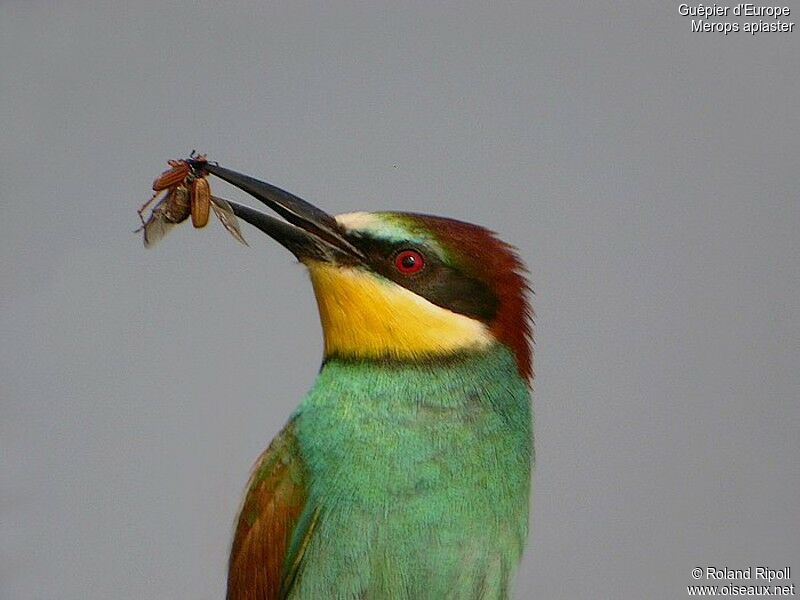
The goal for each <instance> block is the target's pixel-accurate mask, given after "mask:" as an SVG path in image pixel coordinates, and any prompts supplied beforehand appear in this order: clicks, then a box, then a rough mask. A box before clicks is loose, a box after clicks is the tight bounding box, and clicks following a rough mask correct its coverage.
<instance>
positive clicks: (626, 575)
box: [0, 0, 800, 600]
mask: <svg viewBox="0 0 800 600" xmlns="http://www.w3.org/2000/svg"><path fill="white" fill-rule="evenodd" d="M376 4H377V3H370V4H369V5H368V4H366V3H350V2H326V3H321V2H318V3H314V2H292V3H281V4H277V3H268V2H262V1H258V2H256V1H250V2H219V1H214V2H210V1H201V2H189V1H185V2H163V1H158V2H154V1H146V2H145V1H138V2H121V1H112V2H79V1H71V0H64V1H62V2H42V1H37V0H26V1H21V0H17V1H14V0H3V1H2V2H0V131H2V144H0V164H2V172H1V173H0V183H2V185H1V186H0V190H1V191H0V257H2V260H0V340H2V342H1V343H0V453H1V454H0V456H1V459H0V598H2V599H3V600H6V599H9V600H11V599H14V600H16V599H20V600H22V599H26V600H27V599H50V598H63V599H105V598H119V599H140V598H158V599H160V598H169V599H183V598H186V599H192V600H197V599H199V600H214V599H219V598H222V597H223V595H224V589H225V573H226V560H227V553H228V548H229V542H230V537H231V533H232V526H233V521H234V517H235V514H236V511H237V508H238V505H239V501H240V497H241V493H242V489H243V487H244V484H245V482H246V479H247V475H248V471H249V469H250V466H251V464H252V462H253V460H254V459H255V458H256V456H257V455H258V454H259V453H260V452H261V450H262V449H263V448H265V447H266V445H267V444H268V442H269V441H270V439H271V438H272V437H273V435H274V434H275V433H276V432H277V431H278V430H279V429H280V428H281V427H282V426H283V424H284V422H285V421H286V419H287V417H288V416H289V415H290V413H291V412H292V410H293V409H294V407H295V406H296V405H297V403H298V402H299V400H300V398H301V397H302V395H303V394H304V393H305V391H306V390H307V389H308V388H309V387H310V386H311V384H312V382H313V379H314V376H315V374H316V371H317V369H318V366H319V361H320V356H321V333H320V328H319V324H318V320H317V315H316V308H315V303H314V299H313V295H312V292H311V287H310V285H309V283H308V281H307V278H306V275H305V273H304V270H303V268H302V267H301V266H299V265H297V264H296V263H295V261H294V259H293V258H292V257H291V255H290V254H289V253H288V252H286V251H285V250H283V249H282V248H281V247H279V246H278V245H277V244H275V243H274V242H272V241H271V240H269V239H268V238H267V237H266V236H264V235H262V234H260V233H259V232H256V231H255V230H253V229H251V228H249V227H248V226H245V230H244V233H245V236H246V237H247V239H248V240H249V242H250V248H245V247H242V246H240V245H238V244H237V243H236V242H234V241H233V240H232V238H230V237H229V236H228V235H227V234H226V233H225V232H224V230H223V229H222V227H221V226H220V225H219V224H218V223H216V222H214V223H212V224H211V226H210V227H209V228H208V229H207V230H204V231H200V232H197V231H194V230H192V228H191V227H190V226H188V225H187V226H185V227H182V228H179V229H178V230H176V231H175V232H174V233H172V234H171V235H170V237H168V238H167V239H165V240H164V241H163V242H162V243H161V244H159V245H158V246H157V247H156V248H154V249H152V250H147V251H145V249H144V248H143V247H142V242H141V239H140V237H139V236H138V235H134V234H133V233H131V232H132V230H133V229H135V228H136V227H137V224H138V219H137V216H136V209H137V208H138V207H139V206H140V205H141V203H142V202H143V201H144V200H145V199H147V197H148V196H149V188H150V184H151V182H152V180H153V178H154V177H155V176H156V175H157V174H158V173H160V172H161V171H162V170H163V169H164V168H166V164H165V161H166V160H167V159H168V158H173V157H182V156H186V155H187V153H188V152H189V151H190V150H192V149H193V148H197V149H199V150H202V151H204V152H207V153H208V154H209V157H210V158H211V159H213V160H218V161H219V162H220V163H221V164H223V165H225V166H228V167H230V168H233V169H236V170H238V171H242V172H245V173H248V174H251V175H253V176H256V177H258V178H260V179H264V180H267V181H270V182H272V183H274V184H276V185H279V186H281V187H284V188H286V189H288V190H291V191H292V192H294V193H296V194H298V195H300V196H302V197H304V198H306V199H308V200H310V201H312V202H314V203H317V204H318V205H319V206H321V207H322V208H324V209H325V210H327V211H329V212H332V213H340V212H350V211H354V210H386V209H395V210H409V211H420V212H427V213H433V214H441V215H447V216H451V217H455V218H458V219H462V220H466V221H473V222H477V223H481V224H483V225H486V226H488V227H490V228H492V229H494V230H496V231H498V232H500V233H501V235H502V237H503V238H504V239H506V240H507V241H509V242H511V243H513V244H514V245H516V246H517V247H518V248H519V250H520V253H521V255H522V256H523V258H524V260H525V261H526V263H527V264H528V265H529V267H530V271H531V278H532V282H533V287H534V288H535V291H536V296H535V299H534V303H535V309H536V314H537V318H536V373H537V377H536V383H535V394H534V403H535V404H534V406H535V413H536V427H535V432H536V449H537V465H536V471H535V477H534V493H533V511H532V535H531V538H530V542H529V546H528V550H527V553H526V555H525V558H524V561H523V563H522V564H521V566H520V569H519V574H518V577H517V586H516V589H517V591H516V596H515V597H516V598H519V599H528V598H547V599H549V598H681V597H684V596H685V595H686V589H685V586H686V585H687V584H690V583H693V580H692V579H691V578H690V570H691V569H692V568H693V567H703V568H704V567H706V566H718V567H728V568H744V567H747V566H758V565H761V566H769V567H772V568H780V567H783V566H787V565H789V566H792V567H794V570H795V572H797V571H798V570H800V564H798V563H797V559H798V557H799V556H800V514H798V512H799V511H798V507H800V460H798V458H799V457H800V202H798V200H799V197H798V195H799V193H798V190H799V189H800V185H799V184H800V177H798V174H800V112H799V111H800V31H798V30H797V29H798V28H797V26H795V31H794V32H793V33H762V34H758V35H756V36H752V35H750V34H746V33H738V34H732V35H729V36H723V35H721V34H713V33H692V32H691V30H690V19H689V18H688V17H683V16H681V15H679V14H678V3H677V2H674V3H673V2H654V1H653V2H613V3H611V2H593V3H586V2H570V1H566V2H559V3H549V4H545V3H533V2H527V3H514V4H502V3H492V4H491V7H489V6H487V5H481V4H474V3H455V2H448V3H435V4H433V3H430V2H418V3H414V2H406V3H392V4H386V5H382V6H379V5H376ZM787 4H789V5H790V6H792V10H793V11H794V13H795V14H793V15H791V16H790V17H789V18H786V19H784V20H788V21H795V20H797V21H798V22H800V6H795V5H794V3H787ZM212 185H213V187H214V189H215V191H216V192H217V193H218V194H220V195H223V196H227V197H230V198H232V199H237V200H239V201H244V202H248V200H247V199H246V197H245V196H243V195H242V194H241V193H239V192H238V191H234V190H232V189H231V188H230V187H228V186H226V185H225V184H222V183H221V182H214V181H212ZM795 577H796V576H795ZM703 582H704V581H703V580H701V581H700V583H703ZM755 583H763V582H755ZM794 583H800V581H798V580H797V579H795V581H794Z"/></svg>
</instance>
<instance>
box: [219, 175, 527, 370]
mask: <svg viewBox="0 0 800 600" xmlns="http://www.w3.org/2000/svg"><path fill="white" fill-rule="evenodd" d="M203 168H204V169H206V170H207V171H209V172H210V173H212V174H214V175H216V176H217V177H220V178H221V179H223V180H225V181H228V182H229V183H231V184H233V185H234V186H236V187H238V188H240V189H242V190H243V191H245V192H247V193H249V194H250V195H252V196H253V197H255V198H257V199H258V200H260V201H262V202H263V203H264V204H266V205H267V206H268V207H270V208H271V209H272V210H274V211H275V212H276V213H278V214H279V215H281V216H282V217H284V219H286V220H285V221H284V220H281V219H277V218H275V217H272V216H269V215H266V214H263V213H261V212H258V211H256V210H253V209H251V208H249V207H247V206H243V205H240V204H236V203H234V202H231V203H230V204H231V206H232V208H233V210H234V213H235V214H236V215H237V216H238V217H240V218H242V219H244V220H245V221H247V222H248V223H250V224H251V225H253V226H255V227H257V228H258V229H260V230H261V231H263V232H264V233H266V234H267V235H269V236H270V237H272V238H273V239H275V240H276V241H278V242H279V243H281V244H282V245H283V246H285V247H286V248H287V249H288V250H289V251H291V252H292V253H293V254H294V255H295V256H296V257H297V258H298V260H300V262H302V263H303V264H305V265H306V267H308V270H309V273H310V276H311V282H312V285H313V287H314V292H315V295H316V298H317V303H318V306H319V312H320V319H321V321H322V328H323V335H324V338H325V357H326V359H330V358H334V357H340V358H355V359H379V360H386V359H400V360H428V359H436V358H441V357H447V356H453V355H459V354H462V353H470V352H475V351H481V350H484V349H487V348H489V347H491V346H493V345H495V344H504V345H505V346H506V347H507V348H508V349H509V350H511V352H512V353H513V354H514V356H515V358H516V362H517V368H518V371H519V374H520V376H521V377H523V378H524V379H526V380H528V381H529V380H530V379H531V378H532V365H531V359H532V355H531V343H532V332H531V310H530V307H529V304H528V301H527V295H528V291H529V288H528V284H527V282H526V280H525V277H524V267H523V265H522V263H521V261H520V260H519V258H518V256H517V255H516V253H515V251H514V249H513V248H512V247H511V246H509V245H508V244H506V243H504V242H502V241H500V240H499V239H498V238H497V237H496V236H495V235H494V234H493V233H492V232H491V231H489V230H488V229H485V228H483V227H480V226H478V225H472V224H469V223H464V222H461V221H456V220H453V219H448V218H444V217H434V216H430V215H422V214H416V213H401V212H357V213H349V214H344V215H339V216H336V217H334V216H332V215H329V214H327V213H326V212H324V211H322V210H320V209H319V208H317V207H316V206H314V205H312V204H310V203H308V202H306V201H305V200H303V199H301V198H298V197H297V196H294V195H293V194H290V193H289V192H286V191H284V190H281V189H280V188H277V187H275V186H273V185H271V184H269V183H266V182H263V181H259V180H257V179H254V178H252V177H249V176H247V175H243V174H241V173H237V172H235V171H231V170H229V169H226V168H224V167H220V166H219V165H214V164H210V163H209V164H207V165H204V166H203Z"/></svg>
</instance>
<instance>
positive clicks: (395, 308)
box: [307, 262, 494, 358]
mask: <svg viewBox="0 0 800 600" xmlns="http://www.w3.org/2000/svg"><path fill="white" fill-rule="evenodd" d="M307 266H308V270H309V272H310V274H311V283H312V285H313V286H314V293H315V295H316V297H317V304H318V305H319V314H320V320H321V321H322V330H323V336H324V338H325V356H326V357H327V356H331V355H339V356H349V357H363V358H377V357H384V356H389V357H394V358H420V357H424V356H429V355H432V354H446V353H452V352H456V351H458V350H468V349H477V348H482V347H485V346H488V345H490V344H492V343H493V342H494V336H492V334H491V333H490V332H489V329H488V328H487V327H486V325H484V324H483V323H481V322H480V321H476V320H475V319H470V318H469V317H466V316H464V315H460V314H458V313H455V312H452V311H450V310H447V309H446V308H442V307H440V306H436V305H435V304H433V303H431V302H429V301H428V300H426V299H425V298H422V297H421V296H418V295H417V294H415V293H413V292H411V291H409V290H407V289H406V288H404V287H402V286H401V285H398V284H396V283H394V282H392V281H390V280H388V279H385V278H383V277H381V276H379V275H376V274H374V273H371V272H369V271H366V270H364V269H359V268H354V267H343V266H337V265H332V264H329V263H321V262H309V263H308V264H307Z"/></svg>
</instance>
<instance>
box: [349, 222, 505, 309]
mask: <svg viewBox="0 0 800 600" xmlns="http://www.w3.org/2000/svg"><path fill="white" fill-rule="evenodd" d="M349 237H350V241H351V242H352V243H353V245H355V246H356V247H358V248H359V250H361V251H362V252H363V253H364V255H365V256H366V257H367V259H366V266H368V267H369V268H370V269H371V270H372V271H374V272H376V273H378V274H380V275H382V276H383V277H386V278H387V279H390V280H392V281H394V282H395V283H397V284H399V285H401V286H403V287H404V288H406V289H408V290H410V291H412V292H414V293H415V294H418V295H419V296H422V297H423V298H425V299H427V300H429V301H430V302H432V303H433V304H436V305H437V306H441V307H442V308H446V309H447V310H452V311H453V312H456V313H459V314H463V315H466V316H468V317H470V318H473V319H478V320H481V321H483V322H485V323H487V324H488V323H489V322H490V321H491V320H492V319H494V317H495V315H496V314H497V307H498V300H497V297H496V296H495V294H494V292H493V291H492V290H491V288H490V287H489V286H488V285H487V284H486V283H484V282H483V281H481V280H480V279H477V278H475V277H472V276H471V275H469V274H467V273H464V272H462V271H460V270H458V269H456V268H455V267H452V266H450V265H448V264H446V263H445V262H444V261H443V260H442V259H441V258H439V256H438V255H437V253H436V252H435V251H434V250H433V249H432V248H428V247H425V246H424V245H422V244H418V243H411V242H391V241H387V240H381V239H377V238H373V237H369V236H362V235H351V236H349ZM404 251H413V252H418V253H419V254H420V255H421V258H422V259H423V261H424V267H423V268H421V269H419V270H418V271H414V267H412V268H411V270H412V273H410V274H409V273H408V272H403V271H402V270H401V269H400V268H399V267H398V265H397V264H396V259H397V258H398V257H399V256H400V254H401V253H403V252H404ZM415 266H416V265H415Z"/></svg>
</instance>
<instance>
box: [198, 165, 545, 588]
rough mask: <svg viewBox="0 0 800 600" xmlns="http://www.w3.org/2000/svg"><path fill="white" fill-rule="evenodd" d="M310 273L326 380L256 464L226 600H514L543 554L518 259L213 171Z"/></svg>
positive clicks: (476, 240)
mask: <svg viewBox="0 0 800 600" xmlns="http://www.w3.org/2000/svg"><path fill="white" fill-rule="evenodd" d="M198 166H200V167H202V168H204V169H205V170H207V171H209V172H210V173H211V174H213V175H215V176H217V177H219V178H221V179H222V180H225V181H227V182H229V183H231V184H232V185H233V186H235V187H237V188H239V189H240V190H242V191H244V192H246V193H247V194H249V195H250V196H252V197H253V198H255V199H257V200H259V201H261V202H263V203H264V204H265V205H266V206H267V207H268V208H270V209H271V210H272V211H274V212H275V213H277V215H278V216H279V217H283V219H281V218H277V217H275V216H270V215H267V214H265V213H262V212H260V211H257V210H254V209H252V208H250V207H248V206H245V205H242V204H238V203H235V202H230V205H231V207H232V208H233V211H234V213H235V214H236V216H237V217H239V218H241V219H243V220H244V221H246V222H248V223H249V224H250V225H252V226H254V227H255V228H257V229H259V230H261V231H262V232H264V233H266V234H267V235H268V236H270V237H271V238H273V239H274V240H275V241H277V242H278V243H280V244H281V245H282V246H284V247H285V248H286V249H288V250H289V251H290V252H291V253H292V254H294V255H295V257H296V258H297V259H298V260H299V262H300V263H302V264H303V265H305V267H307V270H308V273H309V275H310V279H311V284H312V288H313V291H314V294H315V296H316V300H317V305H318V309H319V316H320V321H321V324H322V333H323V348H324V353H323V358H322V365H321V368H320V370H319V373H318V376H317V378H316V381H315V382H314V384H313V386H312V387H311V389H310V391H309V392H308V394H307V395H306V396H305V397H304V398H303V399H302V401H301V402H300V404H299V406H298V408H297V409H296V410H295V412H294V413H293V414H292V415H291V416H290V417H289V419H288V422H287V423H286V425H285V427H284V428H283V429H282V431H281V432H280V433H279V434H278V435H277V436H276V437H275V438H274V439H273V440H272V442H271V443H270V445H269V447H268V448H267V449H266V450H265V451H264V452H263V454H262V455H261V456H260V457H259V458H258V459H257V460H256V462H255V465H254V467H253V470H252V473H251V476H250V479H249V482H248V484H247V487H246V491H245V494H244V499H243V501H242V505H241V509H240V513H239V516H238V519H237V520H236V523H235V533H234V536H233V543H232V546H231V551H230V559H229V564H228V578H227V600H279V599H281V600H283V599H286V600H324V599H328V598H330V599H336V600H339V599H341V600H345V599H347V600H349V599H375V600H383V599H386V600H425V599H431V600H433V599H437V600H438V599H445V598H446V599H453V600H462V599H463V600H473V599H474V600H477V599H487V600H489V599H504V598H508V597H509V596H510V594H511V590H512V586H513V576H514V573H515V570H516V568H517V566H518V564H519V562H520V559H521V556H522V553H523V550H524V547H525V544H526V539H527V537H528V520H529V504H530V502H529V501H530V490H531V472H532V467H533V464H534V444H533V413H532V409H531V390H532V380H533V365H532V358H533V357H532V344H533V321H532V319H533V314H532V309H531V307H530V302H529V296H530V294H531V293H532V292H531V290H530V286H529V284H528V281H527V273H528V272H527V270H526V268H525V266H524V265H523V263H522V261H521V260H520V258H519V256H518V253H517V252H516V250H515V249H514V248H513V247H512V246H510V245H508V244H506V243H504V242H503V241H501V240H500V239H499V238H498V237H497V236H496V234H494V233H492V232H490V231H489V230H487V229H486V228H484V227H481V226H478V225H473V224H469V223H465V222H461V221H457V220H454V219H451V218H446V217H435V216H430V215H424V214H417V213H406V212H355V213H348V214H343V215H339V216H335V217H334V216H332V215H329V214H328V213H326V212H324V211H323V210H321V209H319V208H317V207H316V206H314V205H313V204H311V203H309V202H307V201H305V200H303V199H302V198H300V197H298V196H295V195H293V194H291V193H289V192H286V191H285V190H282V189H280V188H278V187H276V186H274V185H272V184H269V183H266V182H264V181H260V180H258V179H255V178H253V177H250V176H248V175H245V174H242V173H238V172H236V171H233V170H230V169H227V168H225V167H222V166H220V165H219V164H215V163H204V164H202V165H198Z"/></svg>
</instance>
